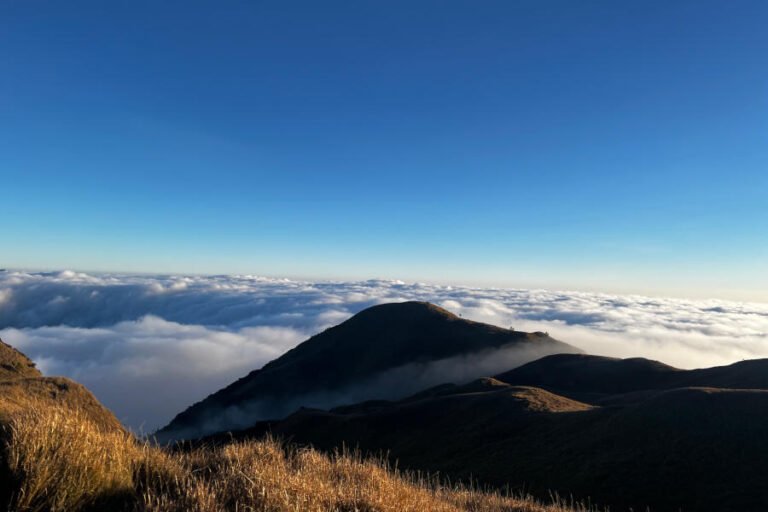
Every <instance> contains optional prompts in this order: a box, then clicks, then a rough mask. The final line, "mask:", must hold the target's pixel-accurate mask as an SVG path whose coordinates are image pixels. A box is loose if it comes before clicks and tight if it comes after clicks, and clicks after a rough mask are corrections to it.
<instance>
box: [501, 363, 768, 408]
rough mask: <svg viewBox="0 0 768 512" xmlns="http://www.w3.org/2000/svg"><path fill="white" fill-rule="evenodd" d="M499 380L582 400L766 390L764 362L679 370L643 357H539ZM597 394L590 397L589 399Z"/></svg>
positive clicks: (767, 377)
mask: <svg viewBox="0 0 768 512" xmlns="http://www.w3.org/2000/svg"><path fill="white" fill-rule="evenodd" d="M496 378H497V379H499V380H501V381H504V382H507V383H509V384H514V385H524V386H537V387H540V388H544V389H549V390H553V391H556V392H559V393H561V394H567V395H569V396H571V394H573V393H576V394H577V395H576V396H579V398H580V399H584V400H588V401H589V400H592V399H597V398H596V397H599V395H616V394H619V393H630V392H639V391H644V390H658V389H671V388H681V387H696V386H698V387H713V388H736V389H768V359H753V360H748V361H740V362H737V363H734V364H731V365H728V366H717V367H714V368H702V369H697V370H681V369H678V368H674V367H672V366H668V365H666V364H664V363H660V362H659V361H652V360H650V359H644V358H641V357H635V358H631V359H617V358H612V357H602V356H593V355H587V354H555V355H550V356H546V357H542V358H541V359H538V360H536V361H532V362H530V363H527V364H524V365H522V366H519V367H517V368H514V369H512V370H510V371H508V372H505V373H502V374H499V375H497V376H496ZM589 394H592V395H596V396H595V397H592V398H590V395H589Z"/></svg>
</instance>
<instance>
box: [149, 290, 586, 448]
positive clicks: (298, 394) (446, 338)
mask: <svg viewBox="0 0 768 512" xmlns="http://www.w3.org/2000/svg"><path fill="white" fill-rule="evenodd" d="M577 351H578V349H576V348H574V347H572V346H570V345H568V344H566V343H562V342H560V341H557V340H555V339H553V338H551V337H549V336H548V335H547V334H546V333H540V332H539V333H525V332H517V331H513V330H509V329H503V328H501V327H496V326H493V325H488V324H483V323H479V322H472V321H469V320H465V319H462V318H460V317H458V316H456V315H454V314H452V313H450V312H448V311H446V310H444V309H442V308H440V307H438V306H435V305H434V304H430V303H427V302H403V303H394V304H383V305H379V306H374V307H371V308H368V309H366V310H364V311H361V312H360V313H358V314H356V315H354V316H353V317H352V318H350V319H349V320H347V321H345V322H343V323H342V324H340V325H337V326H335V327H332V328H330V329H328V330H326V331H324V332H322V333H320V334H318V335H316V336H313V337H312V338H310V339H309V340H307V341H305V342H304V343H302V344H300V345H298V346H297V347H296V348H294V349H293V350H290V351H289V352H287V353H286V354H284V355H283V356H282V357H279V358H278V359H276V360H274V361H272V362H270V363H269V364H267V365H265V366H264V367H263V368H261V369H260V370H256V371H253V372H251V373H250V374H248V375H247V376H245V377H243V378H242V379H240V380H238V381H236V382H234V383H233V384H231V385H229V386H227V387H226V388H224V389H222V390H220V391H217V392H216V393H214V394H212V395H210V396H209V397H208V398H206V399H205V400H203V401H202V402H199V403H197V404H195V405H193V406H192V407H190V408H188V409H187V410H186V411H184V412H182V413H181V414H179V415H178V416H176V418H174V419H173V421H172V422H171V423H170V424H169V425H168V426H166V427H164V428H163V429H161V430H160V431H159V432H158V433H157V436H158V438H159V439H160V440H162V441H167V440H171V439H183V438H191V437H199V436H201V435H203V434H208V433H212V432H216V431H219V430H226V429H233V428H243V427H247V426H250V425H252V424H253V423H254V422H255V421H257V420H263V419H270V418H280V417H283V416H285V415H287V414H290V413H291V412H293V411H295V410H296V409H298V408H299V407H301V406H312V407H332V406H336V405H340V404H344V403H354V402H356V401H360V400H363V399H366V398H399V397H403V396H406V395H408V394H411V393H414V392H415V391H418V390H419V389H423V388H425V387H428V386H431V385H434V384H438V383H440V382H445V381H446V380H458V381H464V382H466V381H469V380H471V379H473V378H477V377H480V376H483V375H488V374H492V373H495V372H497V371H501V370H503V369H505V368H509V367H511V366H516V365H519V364H523V363H525V362H528V361H531V360H534V359H537V358H539V357H541V356H542V355H546V354H552V353H560V352H577Z"/></svg>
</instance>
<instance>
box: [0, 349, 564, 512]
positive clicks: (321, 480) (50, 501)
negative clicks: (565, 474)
mask: <svg viewBox="0 0 768 512" xmlns="http://www.w3.org/2000/svg"><path fill="white" fill-rule="evenodd" d="M5 347H7V346H0V357H6V356H7V355H8V353H4V349H5ZM38 375H39V374H38ZM49 384H50V385H49ZM59 386H61V387H59ZM99 407H101V406H100V405H98V402H96V401H95V399H94V398H93V397H92V396H91V395H90V393H88V392H87V390H85V389H84V388H82V387H81V386H78V385H76V384H74V383H72V382H71V381H67V380H66V379H58V378H49V379H45V378H43V377H37V378H26V379H25V378H14V380H13V381H12V382H9V381H6V382H3V383H2V386H1V387H0V414H2V416H3V418H4V420H3V422H2V425H1V426H0V468H2V471H3V474H2V475H0V510H8V511H13V512H33V511H35V512H44V511H45V512H82V511H88V512H96V511H107V510H108V511H115V512H119V511H146V512H170V511H177V512H182V511H185V512H186V511H192V512H195V511H197V512H229V511H251V512H257V511H258V512H289V511H290V512H296V511H306V512H326V511H327V512H353V511H360V512H363V511H365V512H401V511H402V512H421V511H434V512H481V511H487V512H568V511H569V510H573V509H566V508H565V507H563V506H559V505H553V506H543V505H540V504H538V503H536V502H535V501H533V500H531V499H527V498H526V499H521V498H514V497H510V496H504V495H501V494H498V493H491V492H480V491H476V490H473V489H470V488H466V487H462V486H459V485H444V484H442V483H441V482H439V481H437V480H436V479H434V478H429V477H426V476H423V475H415V474H409V473H403V472H400V471H397V470H394V469H393V468H390V467H388V466H387V465H386V462H385V461H383V460H381V459H362V458H360V456H359V455H357V454H354V453H337V454H332V455H323V454H321V453H320V452H317V451H314V450H311V449H298V448H294V447H289V446H285V445H282V444H280V443H279V442H277V441H275V440H273V439H264V440H260V441H243V442H235V443H229V444H227V445H226V446H220V447H216V448H205V447H201V448H197V449H193V450H188V451H172V450H169V449H167V448H165V447H160V446H157V445H152V444H148V443H145V442H142V441H139V440H137V439H136V438H134V437H133V435H132V434H130V433H129V432H127V431H126V430H125V429H123V428H122V427H121V426H119V424H116V422H114V421H112V419H113V417H112V416H111V413H108V411H106V410H105V409H103V408H102V409H101V410H99V409H98V408H99ZM110 418H112V419H110Z"/></svg>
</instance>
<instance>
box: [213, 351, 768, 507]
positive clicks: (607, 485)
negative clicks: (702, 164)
mask: <svg viewBox="0 0 768 512" xmlns="http://www.w3.org/2000/svg"><path fill="white" fill-rule="evenodd" d="M635 364H636V362H630V366H634V365H635ZM641 366H643V365H641ZM660 371H662V372H668V371H672V370H666V369H663V368H661V369H660ZM622 389H625V388H623V387H622ZM618 403H620V404H621V405H616V406H603V407H600V406H595V405H590V404H587V403H583V402H579V401H576V400H572V399H569V398H566V397H563V396H559V395H556V394H554V393H551V392H548V391H545V390H543V389H540V388H533V387H526V386H512V385H509V384H505V383H502V382H501V381H500V380H498V379H486V380H481V381H477V382H474V383H472V384H471V385H468V386H450V385H446V386H439V387H436V388H433V389H431V390H427V391H425V392H423V393H420V394H419V395H418V396H417V397H412V398H411V399H406V400H402V401H398V402H386V401H377V402H374V403H363V404H358V405H353V406H345V407H340V408H336V409H332V410H330V411H318V410H309V409H304V410H301V411H298V412H297V413H296V414H294V415H292V416H289V417H288V418H286V419H284V420H282V421H276V422H264V423H260V424H258V425H256V426H254V428H252V429H250V430H249V431H245V432H240V433H236V434H235V437H236V438H241V437H246V438H248V437H251V438H258V437H259V436H260V435H263V434H264V433H265V432H271V433H273V434H277V435H280V436H285V437H286V438H289V439H292V440H293V441H295V442H299V443H305V444H312V445H314V446H316V447H318V448H321V449H325V450H332V449H334V448H335V447H337V446H340V445H342V444H344V445H347V446H358V447H360V448H361V449H362V450H363V451H367V452H372V453H380V452H386V453H388V454H389V456H390V457H391V458H392V459H397V460H399V463H400V464H401V465H402V467H407V468H412V469H430V470H432V471H435V470H437V471H440V472H441V473H442V474H445V475H450V476H452V477H454V478H462V479H465V478H469V477H470V476H471V477H473V478H476V479H478V480H479V481H480V482H483V483H486V484H491V485H496V486H507V485H510V486H512V488H513V489H516V490H524V491H526V492H531V493H533V494H534V495H537V496H539V497H542V498H546V496H548V495H549V493H550V491H556V492H558V493H559V494H560V495H566V496H567V495H573V496H575V497H576V498H577V499H580V500H586V499H590V500H592V502H593V503H598V504H601V505H608V506H610V507H611V510H628V509H629V508H633V509H634V510H645V508H646V507H648V506H649V507H650V508H651V510H653V511H666V510H669V511H677V510H684V511H686V510H697V511H698V510H700V511H730V510H733V511H737V510H738V511H744V510H765V509H768V486H765V485H764V483H765V480H764V478H765V475H766V474H768V421H766V419H768V391H763V390H732V389H715V388H679V389H670V390H656V391H654V392H652V393H648V394H642V395H639V396H638V397H636V398H635V399H634V400H625V401H618ZM221 439H224V438H223V437H220V438H219V440H221Z"/></svg>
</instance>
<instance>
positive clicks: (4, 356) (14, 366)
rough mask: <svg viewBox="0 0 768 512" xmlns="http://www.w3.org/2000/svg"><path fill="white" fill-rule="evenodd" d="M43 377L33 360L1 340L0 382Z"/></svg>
mask: <svg viewBox="0 0 768 512" xmlns="http://www.w3.org/2000/svg"><path fill="white" fill-rule="evenodd" d="M42 376H43V375H42V374H41V373H40V371H39V370H38V369H37V368H35V363H33V362H32V360H31V359H29V358H28V357H27V356H25V355H24V354H22V353H21V352H19V351H18V350H16V349H15V348H13V347H12V346H10V345H8V344H6V343H4V342H3V340H0V381H6V380H12V379H18V378H24V377H42Z"/></svg>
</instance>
